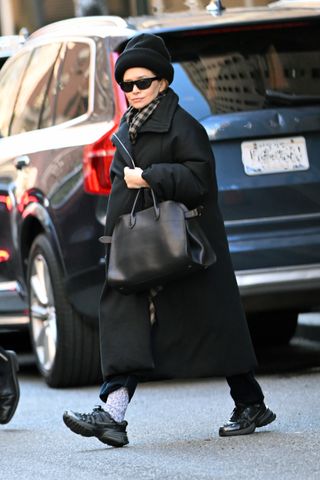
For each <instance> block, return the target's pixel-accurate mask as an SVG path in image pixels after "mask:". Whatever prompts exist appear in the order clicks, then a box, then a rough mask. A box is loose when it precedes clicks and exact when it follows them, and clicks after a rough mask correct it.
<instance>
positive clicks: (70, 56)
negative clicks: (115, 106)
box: [51, 42, 90, 125]
mask: <svg viewBox="0 0 320 480" xmlns="http://www.w3.org/2000/svg"><path fill="white" fill-rule="evenodd" d="M89 73H90V46H89V45H88V44H86V43H76V42H68V44H67V49H66V53H65V56H64V60H63V65H62V68H61V72H60V75H59V79H58V84H57V87H55V88H53V89H52V91H51V95H54V93H55V92H56V91H57V94H58V95H57V100H56V111H55V120H54V123H55V124H56V125H57V124H60V123H62V122H66V121H68V120H72V119H74V118H76V117H79V116H80V115H83V114H85V113H86V112H87V110H88V99H89Z"/></svg>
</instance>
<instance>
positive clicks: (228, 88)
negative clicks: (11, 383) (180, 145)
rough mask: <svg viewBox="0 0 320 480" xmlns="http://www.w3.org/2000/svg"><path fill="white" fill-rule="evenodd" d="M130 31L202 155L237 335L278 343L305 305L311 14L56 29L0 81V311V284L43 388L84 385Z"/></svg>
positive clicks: (312, 215) (173, 18)
mask: <svg viewBox="0 0 320 480" xmlns="http://www.w3.org/2000/svg"><path fill="white" fill-rule="evenodd" d="M138 31H139V32H140V31H149V32H153V33H156V34H159V35H162V36H163V37H164V38H165V41H166V44H167V45H168V47H169V49H170V51H171V54H172V60H173V63H174V68H175V79H174V83H173V85H172V86H173V88H174V89H175V90H176V92H177V93H178V95H179V97H180V103H181V105H182V106H183V107H184V108H186V109H187V110H188V111H190V112H191V113H192V115H194V116H195V117H196V118H197V119H198V120H199V121H200V122H201V123H202V124H203V125H204V127H205V128H206V130H207V132H208V135H209V138H210V140H211V142H212V148H213V151H214V154H215V158H216V170H217V176H218V182H219V188H220V205H221V209H222V212H223V215H224V219H225V226H226V230H227V234H228V239H229V245H230V250H231V255H232V260H233V264H234V268H235V270H236V275H237V280H238V283H239V287H240V291H241V294H242V298H243V302H244V305H245V308H246V310H247V312H248V316H249V318H250V319H251V321H252V328H253V332H254V333H255V334H258V333H259V332H263V339H264V341H288V340H289V339H290V337H291V336H292V334H293V332H294V328H295V325H296V320H297V313H298V312H299V311H302V310H309V309H311V308H314V307H315V306H318V304H319V287H320V155H319V152H320V134H319V131H320V11H319V10H318V9H307V10H304V9H303V8H300V9H291V10H290V9H288V8H281V7H276V6H274V7H272V8H270V7H265V8H260V9H256V10H255V9H251V10H245V9H237V10H234V11H233V10H225V11H224V12H223V13H222V14H220V15H216V14H215V12H210V11H209V10H207V11H203V12H199V13H198V14H196V13H193V15H186V14H183V13H181V14H174V15H163V16H154V17H144V18H135V19H130V23H127V22H125V21H124V20H123V19H120V18H117V17H92V18H79V19H71V20H66V21H62V22H58V23H56V24H52V25H50V26H48V27H45V28H43V29H41V30H39V31H37V32H35V33H34V34H32V35H31V37H30V38H29V39H28V40H27V41H26V44H25V46H24V47H23V48H22V49H21V51H20V52H19V53H18V54H17V55H15V56H14V57H13V58H12V59H10V60H9V61H8V62H7V64H6V65H5V67H4V68H3V69H2V71H1V74H0V98H1V109H0V136H1V137H2V138H1V139H0V188H2V187H1V185H6V187H5V189H4V190H3V191H4V193H1V192H2V191H0V209H1V210H0V222H1V232H0V251H1V249H2V247H1V242H3V241H4V240H3V239H4V238H6V236H9V238H10V239H11V240H10V241H11V246H10V247H8V250H10V259H7V260H6V259H5V258H4V259H3V261H2V263H0V267H1V268H2V267H3V266H5V265H6V262H8V261H11V262H12V265H14V268H13V269H11V270H10V269H7V276H8V275H9V274H10V275H11V278H5V275H4V273H3V270H0V275H1V271H2V277H0V295H1V294H2V295H8V290H6V285H8V280H11V283H10V285H11V286H12V285H14V288H15V290H16V291H19V298H22V299H23V300H24V301H25V308H27V309H28V311H29V316H30V331H31V338H32V343H33V347H34V351H35V353H36V358H37V362H38V366H39V369H40V372H41V373H42V374H43V376H44V377H45V379H46V381H47V383H48V384H49V385H50V386H69V385H75V384H81V383H82V384H86V383H89V382H93V381H96V380H97V376H98V375H99V372H100V367H99V346H98V336H97V315H98V302H99V295H100V291H101V287H102V283H103V280H104V251H103V247H102V245H101V244H99V242H98V238H99V236H100V235H101V234H102V233H103V225H104V219H105V212H106V206H107V201H108V193H109V191H110V183H109V167H110V163H111V161H112V156H113V153H114V147H113V145H112V142H111V136H112V134H113V132H114V131H115V130H117V128H118V125H119V120H120V118H121V116H122V114H123V112H124V111H125V109H126V102H125V98H124V95H123V92H121V90H119V88H118V86H117V85H116V84H115V82H114V81H113V68H114V62H115V60H116V58H117V55H118V54H119V52H121V50H122V49H123V48H124V45H125V43H126V42H127V41H128V39H129V38H130V37H131V36H133V35H135V34H136V32H138ZM6 189H7V191H8V195H9V197H8V196H7V193H6ZM8 198H10V201H8V200H7V199H8ZM3 215H4V216H5V217H6V220H5V218H4V217H3ZM5 222H7V223H5ZM3 250H4V249H3ZM212 288H214V285H212ZM11 293H12V295H14V292H11ZM0 298H1V296H0ZM3 323H5V322H3ZM266 325H267V327H268V328H266ZM7 326H8V325H7ZM255 330H256V331H255ZM267 335H268V336H267Z"/></svg>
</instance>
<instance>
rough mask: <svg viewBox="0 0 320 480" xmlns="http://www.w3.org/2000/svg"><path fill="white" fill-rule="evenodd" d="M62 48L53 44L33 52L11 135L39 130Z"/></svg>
mask: <svg viewBox="0 0 320 480" xmlns="http://www.w3.org/2000/svg"><path fill="white" fill-rule="evenodd" d="M60 48H61V44H60V43H52V44H50V45H44V46H42V47H38V48H36V49H35V50H34V51H33V54H32V58H31V60H30V62H29V65H28V68H27V71H26V73H25V76H24V79H23V82H22V85H21V88H20V92H19V95H18V99H17V103H16V106H15V109H14V117H13V120H12V124H11V129H10V133H11V135H14V134H18V133H22V132H28V131H30V130H35V129H37V128H38V126H39V118H40V115H41V112H42V107H43V102H44V98H45V96H46V93H47V89H48V85H49V82H50V79H51V76H52V72H53V67H54V64H55V61H56V59H57V56H58V53H59V50H60Z"/></svg>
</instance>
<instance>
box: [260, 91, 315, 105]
mask: <svg viewBox="0 0 320 480" xmlns="http://www.w3.org/2000/svg"><path fill="white" fill-rule="evenodd" d="M265 95H266V99H267V101H268V103H271V104H274V105H305V104H308V105H309V104H312V103H319V102H320V95H296V94H295V93H283V92H278V91H277V90H266V91H265Z"/></svg>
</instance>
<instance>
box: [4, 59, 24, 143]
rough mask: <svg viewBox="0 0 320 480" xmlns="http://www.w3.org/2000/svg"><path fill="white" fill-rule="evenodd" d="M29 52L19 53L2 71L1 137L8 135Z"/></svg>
mask: <svg viewBox="0 0 320 480" xmlns="http://www.w3.org/2000/svg"><path fill="white" fill-rule="evenodd" d="M29 57H30V54H29V53H25V54H23V55H19V56H18V57H16V58H15V59H14V60H13V61H12V62H11V63H10V64H8V65H6V66H5V67H4V68H3V70H2V71H1V76H0V102H1V108H0V137H6V136H8V131H9V126H10V121H11V117H12V111H13V108H14V103H15V99H16V95H17V91H18V88H19V85H20V82H21V79H22V77H23V72H24V69H25V67H26V65H27V62H28V59H29Z"/></svg>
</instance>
